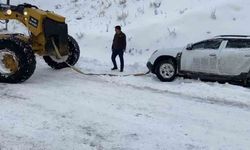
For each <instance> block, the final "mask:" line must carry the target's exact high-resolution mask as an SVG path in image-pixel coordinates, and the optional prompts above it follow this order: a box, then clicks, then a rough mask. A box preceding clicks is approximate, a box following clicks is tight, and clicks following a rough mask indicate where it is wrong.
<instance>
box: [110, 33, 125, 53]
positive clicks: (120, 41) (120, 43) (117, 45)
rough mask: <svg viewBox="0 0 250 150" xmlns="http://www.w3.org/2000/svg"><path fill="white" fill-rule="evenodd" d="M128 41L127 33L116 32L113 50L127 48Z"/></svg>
mask: <svg viewBox="0 0 250 150" xmlns="http://www.w3.org/2000/svg"><path fill="white" fill-rule="evenodd" d="M126 46H127V42H126V35H125V34H124V33H123V32H121V33H119V34H117V33H116V34H115V37H114V40H113V44H112V50H126Z"/></svg>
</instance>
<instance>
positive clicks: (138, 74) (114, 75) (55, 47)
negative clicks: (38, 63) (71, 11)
mask: <svg viewBox="0 0 250 150" xmlns="http://www.w3.org/2000/svg"><path fill="white" fill-rule="evenodd" d="M51 40H52V44H53V46H54V49H55V51H56V55H57V56H58V58H60V59H62V58H63V57H62V55H61V54H60V52H59V49H58V47H57V46H56V44H55V41H54V39H53V38H52V39H51ZM65 63H66V64H67V65H68V66H69V67H70V68H71V69H72V70H74V71H76V72H77V73H79V74H82V75H87V76H111V77H128V76H136V77H138V76H145V75H147V74H149V73H150V71H148V72H145V73H135V74H125V75H117V74H111V73H85V72H83V71H81V70H80V69H78V68H76V67H75V66H72V65H70V64H69V63H67V62H66V61H65Z"/></svg>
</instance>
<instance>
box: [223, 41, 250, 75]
mask: <svg viewBox="0 0 250 150" xmlns="http://www.w3.org/2000/svg"><path fill="white" fill-rule="evenodd" d="M249 69H250V39H229V40H227V44H226V47H225V48H224V49H222V50H221V55H220V59H219V72H220V74H221V75H230V76H236V75H240V74H241V73H248V72H249Z"/></svg>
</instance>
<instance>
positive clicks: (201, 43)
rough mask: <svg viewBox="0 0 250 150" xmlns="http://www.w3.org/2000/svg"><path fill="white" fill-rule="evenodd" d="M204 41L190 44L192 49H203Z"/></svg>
mask: <svg viewBox="0 0 250 150" xmlns="http://www.w3.org/2000/svg"><path fill="white" fill-rule="evenodd" d="M205 42H206V41H203V42H199V43H196V44H194V45H193V46H192V49H193V50H196V49H204V48H205Z"/></svg>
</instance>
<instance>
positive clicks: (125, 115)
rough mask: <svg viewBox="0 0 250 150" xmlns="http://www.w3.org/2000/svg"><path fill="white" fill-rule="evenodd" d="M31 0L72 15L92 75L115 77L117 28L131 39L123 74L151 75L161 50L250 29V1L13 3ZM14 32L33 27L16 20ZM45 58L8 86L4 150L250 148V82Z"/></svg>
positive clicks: (0, 146)
mask: <svg viewBox="0 0 250 150" xmlns="http://www.w3.org/2000/svg"><path fill="white" fill-rule="evenodd" d="M23 2H32V3H33V4H36V5H38V6H40V7H41V8H43V9H49V10H54V11H55V12H58V13H60V14H62V15H65V16H67V22H68V24H69V30H70V34H71V35H73V36H74V37H75V38H76V39H77V41H78V42H79V44H80V46H81V50H82V53H81V58H80V60H79V62H78V64H77V65H76V66H77V67H78V68H80V69H82V70H84V71H85V72H95V73H110V68H111V67H112V65H111V62H110V51H111V50H110V46H111V42H112V38H113V34H114V31H113V28H114V26H115V25H117V24H121V25H122V26H123V29H124V32H125V33H126V34H127V37H128V49H127V53H126V55H125V60H126V67H125V73H124V74H127V73H136V72H145V71H147V68H146V66H145V64H146V61H147V59H148V57H149V56H150V54H151V53H152V52H153V51H154V50H155V49H158V48H161V47H175V46H178V47H179V46H183V45H185V44H187V43H190V42H194V41H197V40H202V39H205V38H209V37H212V36H214V35H217V34H249V30H248V28H247V26H246V25H247V24H248V23H249V22H250V19H249V17H248V16H249V6H250V5H249V4H250V1H248V0H237V1H236V0H209V1H208V0H188V1H187V0H178V1H174V0H169V1H165V0H127V1H124V0H65V1H61V0H53V1H52V0H50V1H49V0H22V1H21V0H13V1H12V3H13V4H17V3H23ZM120 2H121V3H120ZM123 2H125V3H123ZM159 4H160V5H159ZM10 30H11V31H16V32H17V31H19V32H25V30H24V28H23V27H22V26H21V25H19V24H17V23H15V22H14V23H12V24H11V25H10ZM37 61H38V63H37V70H36V72H35V74H34V75H33V76H32V77H31V78H30V79H29V80H28V81H27V82H25V83H23V84H14V85H13V84H2V83H0V150H11V149H14V150H27V149H32V150H33V149H34V150H42V149H46V150H47V149H49V150H57V149H63V150H64V149H65V150H68V149H75V150H168V149H170V150H179V149H183V150H186V149H187V150H200V149H209V150H210V149H211V150H214V149H221V150H235V149H237V150H245V149H249V147H250V142H249V141H250V119H249V118H250V99H249V97H250V89H248V88H244V87H240V86H235V85H230V84H219V83H211V82H200V81H196V80H184V79H181V78H180V79H177V80H176V81H174V82H172V83H162V82H160V81H158V79H157V78H156V77H155V76H154V75H151V74H150V75H147V76H142V77H132V76H130V77H109V76H83V75H80V74H77V73H75V72H73V71H72V70H71V69H63V70H59V71H55V70H53V69H51V68H49V67H48V66H47V65H46V64H45V63H44V62H43V60H41V59H40V58H38V59H37ZM113 73H116V74H121V73H119V72H113Z"/></svg>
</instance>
